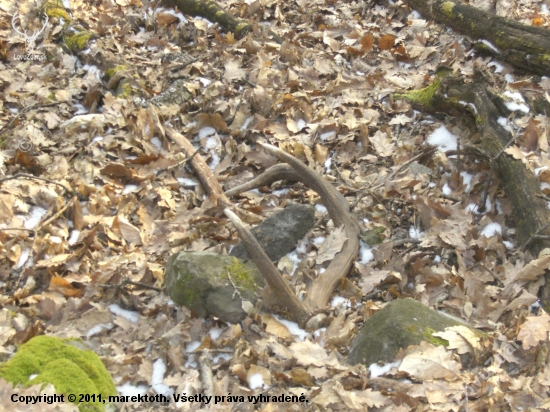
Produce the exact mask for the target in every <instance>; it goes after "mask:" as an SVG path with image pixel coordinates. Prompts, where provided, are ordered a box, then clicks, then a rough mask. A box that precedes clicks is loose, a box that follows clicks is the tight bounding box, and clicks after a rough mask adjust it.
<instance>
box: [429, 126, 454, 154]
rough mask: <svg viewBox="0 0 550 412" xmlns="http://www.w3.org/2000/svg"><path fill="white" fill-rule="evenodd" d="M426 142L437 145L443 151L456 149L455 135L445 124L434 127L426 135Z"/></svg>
mask: <svg viewBox="0 0 550 412" xmlns="http://www.w3.org/2000/svg"><path fill="white" fill-rule="evenodd" d="M428 144H431V145H432V146H437V147H439V149H440V150H442V151H444V152H446V151H448V150H456V148H457V137H456V136H455V135H454V134H452V133H451V132H449V131H448V130H447V128H446V127H445V126H441V127H438V128H437V129H435V130H434V131H433V133H432V134H431V135H430V136H429V137H428Z"/></svg>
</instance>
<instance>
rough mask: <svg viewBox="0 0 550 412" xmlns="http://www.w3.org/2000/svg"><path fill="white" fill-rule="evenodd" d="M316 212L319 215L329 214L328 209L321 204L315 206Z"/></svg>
mask: <svg viewBox="0 0 550 412" xmlns="http://www.w3.org/2000/svg"><path fill="white" fill-rule="evenodd" d="M315 210H316V211H318V212H319V213H327V208H326V207H325V206H324V205H321V204H319V203H318V204H316V205H315Z"/></svg>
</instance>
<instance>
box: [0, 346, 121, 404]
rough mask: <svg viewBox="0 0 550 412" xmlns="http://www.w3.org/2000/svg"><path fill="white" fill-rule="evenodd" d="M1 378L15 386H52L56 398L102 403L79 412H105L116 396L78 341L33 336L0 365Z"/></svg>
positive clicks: (104, 372)
mask: <svg viewBox="0 0 550 412" xmlns="http://www.w3.org/2000/svg"><path fill="white" fill-rule="evenodd" d="M0 377H2V378H4V379H5V380H6V381H8V382H12V383H13V384H14V385H18V384H22V385H24V386H31V385H36V384H40V383H44V384H46V383H51V384H52V385H53V386H54V387H55V389H56V392H57V393H59V394H65V395H69V394H75V395H77V397H78V395H79V394H89V395H94V394H95V395H98V394H101V395H102V398H103V399H104V400H105V402H97V401H96V402H85V403H82V404H80V405H79V410H80V411H93V412H100V411H105V410H106V408H105V406H107V405H108V403H107V402H108V399H109V396H110V395H117V394H118V392H117V390H116V387H115V384H114V382H113V379H112V378H111V375H110V374H109V372H108V371H107V369H105V366H104V365H103V362H101V359H99V356H97V354H96V353H95V352H93V351H91V350H86V349H84V348H83V345H82V344H81V343H80V342H79V341H75V340H69V339H59V338H56V337H54V336H36V337H34V338H32V339H31V340H30V341H28V342H27V343H25V344H23V345H21V346H20V347H19V350H18V351H17V353H16V354H15V355H14V356H13V357H12V358H11V359H10V360H8V361H7V362H4V363H2V364H0ZM31 378H32V379H31ZM65 399H66V398H65ZM77 401H78V399H77ZM75 403H77V402H75Z"/></svg>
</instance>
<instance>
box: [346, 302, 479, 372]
mask: <svg viewBox="0 0 550 412" xmlns="http://www.w3.org/2000/svg"><path fill="white" fill-rule="evenodd" d="M451 326H466V327H468V328H470V329H472V330H473V331H475V333H476V334H477V335H479V336H480V337H482V336H484V335H485V334H484V333H483V332H480V331H478V330H477V329H473V328H472V327H471V326H469V325H468V324H467V323H465V322H462V321H461V320H460V319H458V318H455V317H454V316H450V315H447V314H444V313H443V312H438V311H436V310H434V309H430V308H428V307H426V306H424V305H423V304H422V303H420V302H418V301H416V300H413V299H397V300H394V301H392V302H390V303H388V304H387V305H386V306H384V307H383V308H382V310H380V311H379V312H377V313H375V314H374V315H373V316H372V317H370V318H369V319H368V320H367V321H366V322H365V324H364V325H363V327H362V328H361V331H360V332H359V333H358V334H357V336H355V338H354V339H353V341H352V344H351V350H350V353H349V355H348V361H349V363H351V364H352V365H355V364H357V363H362V364H364V365H366V366H367V367H368V366H370V365H371V364H373V363H376V362H379V361H382V362H393V361H394V360H395V357H396V355H397V353H398V352H399V350H400V349H405V348H407V347H408V346H410V345H418V344H419V343H420V342H421V341H426V342H429V343H431V344H432V345H436V346H439V345H443V346H448V344H449V342H448V341H446V340H445V339H441V338H438V337H436V336H433V333H436V332H442V331H444V330H445V328H448V327H451ZM461 359H462V357H461ZM462 361H463V363H464V362H465V363H466V365H465V366H468V364H470V363H471V362H473V361H474V359H470V358H468V357H464V359H462Z"/></svg>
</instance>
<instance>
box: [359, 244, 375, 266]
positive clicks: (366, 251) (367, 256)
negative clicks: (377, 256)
mask: <svg viewBox="0 0 550 412" xmlns="http://www.w3.org/2000/svg"><path fill="white" fill-rule="evenodd" d="M359 244H360V248H359V256H360V259H359V263H361V264H362V265H366V264H367V263H369V262H370V261H372V260H374V255H373V254H372V248H371V247H370V246H369V245H367V244H366V243H365V242H363V241H362V240H360V241H359Z"/></svg>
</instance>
